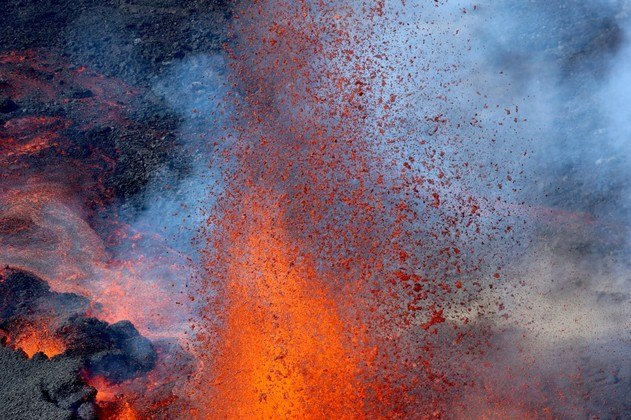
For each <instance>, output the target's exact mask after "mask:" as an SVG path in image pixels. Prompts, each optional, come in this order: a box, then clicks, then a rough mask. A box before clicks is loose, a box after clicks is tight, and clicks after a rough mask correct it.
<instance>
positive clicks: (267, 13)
mask: <svg viewBox="0 0 631 420" xmlns="http://www.w3.org/2000/svg"><path fill="white" fill-rule="evenodd" d="M381 3H382V2H376V4H371V3H370V4H369V2H366V3H365V4H364V3H362V4H360V5H351V6H341V5H336V4H327V2H307V1H298V2H286V1H280V0H268V1H257V2H253V3H248V4H247V5H243V6H242V7H241V8H240V10H239V12H238V13H237V14H236V23H235V28H234V33H235V40H236V41H235V43H234V44H232V45H231V46H229V50H230V56H231V58H232V62H231V63H232V66H233V70H234V74H235V75H234V78H235V80H234V86H235V102H236V103H237V105H236V108H237V110H236V116H235V125H236V135H235V136H234V138H231V139H227V140H226V142H227V146H226V147H225V148H223V149H222V148H221V146H219V147H218V155H219V156H221V159H222V162H219V163H218V164H219V165H221V164H223V168H224V169H225V178H226V183H227V185H226V187H225V190H226V192H225V194H224V196H223V197H222V198H221V199H220V200H219V204H218V206H217V209H216V211H215V213H216V215H215V216H213V217H211V218H210V219H209V221H208V222H209V227H208V229H207V230H206V235H207V236H208V244H209V245H208V250H207V255H206V266H207V269H208V273H209V274H208V279H209V280H208V282H207V283H205V284H202V287H201V289H200V292H201V293H204V290H208V289H209V288H212V290H217V289H220V290H222V292H220V293H219V296H218V297H217V298H215V299H207V300H208V307H207V312H206V314H205V317H206V319H207V320H208V322H207V324H206V328H207V331H203V332H201V333H200V335H199V340H200V346H199V348H200V350H199V352H198V353H200V354H201V356H200V357H201V358H202V360H203V361H204V364H205V366H206V371H205V373H204V374H202V375H201V378H198V380H199V382H200V383H199V386H198V388H199V389H198V390H197V393H198V394H195V395H196V398H198V399H199V400H201V401H204V402H205V403H206V405H207V406H206V407H203V408H201V409H200V413H199V415H200V416H202V417H211V418H212V417H215V416H219V417H227V418H243V417H244V416H245V417H252V418H274V417H279V418H323V417H332V418H363V417H365V418H375V417H407V416H411V415H412V416H418V417H425V416H427V417H431V416H434V417H439V416H440V415H441V413H444V412H445V410H446V409H447V407H448V406H449V405H450V404H453V403H454V401H457V400H458V399H459V397H460V396H461V395H462V393H463V392H465V391H464V390H463V389H464V387H465V386H466V382H467V371H468V368H467V363H469V362H471V360H472V359H473V358H474V357H475V355H476V354H479V353H480V352H481V351H483V350H484V348H485V346H486V340H485V338H484V335H483V331H482V330H480V331H477V332H474V330H473V328H469V327H468V326H467V324H468V322H469V318H470V317H475V316H476V314H477V313H480V312H483V308H482V306H478V307H477V308H476V311H477V312H476V311H474V312H473V313H471V309H470V308H469V306H470V305H471V302H472V301H473V300H474V298H475V295H476V293H477V292H478V291H479V290H481V289H482V288H483V287H485V285H483V284H482V282H477V283H473V282H472V283H471V284H469V283H465V282H468V280H469V279H476V278H479V277H482V275H483V274H482V273H481V272H480V266H481V264H482V259H481V258H482V257H481V256H479V255H476V252H475V246H476V244H477V243H479V242H480V241H481V240H484V239H485V238H486V236H487V235H488V234H489V232H487V231H485V230H484V229H485V227H483V226H482V225H481V223H480V222H479V218H480V214H479V211H478V209H479V208H480V206H481V205H482V204H481V203H480V202H481V201H482V200H481V199H479V198H476V197H472V196H463V195H462V194H458V193H456V192H455V191H456V187H457V185H452V178H450V177H449V176H448V175H446V174H457V175H458V177H463V176H464V175H466V170H467V169H466V166H463V167H456V166H457V165H455V164H452V163H449V162H448V160H447V159H446V158H445V154H444V152H441V151H440V150H441V144H440V143H437V142H440V141H444V142H446V143H447V142H449V144H450V145H452V146H454V145H456V144H455V143H457V142H458V139H454V138H448V136H447V135H444V136H442V138H441V136H440V132H442V131H448V130H443V129H438V128H437V129H436V130H435V132H434V133H433V135H435V138H434V142H433V143H430V142H427V141H425V140H424V139H423V138H422V135H421V133H414V134H418V135H419V138H418V141H417V142H416V143H415V144H414V145H413V147H412V149H413V152H414V153H410V154H407V153H406V152H405V150H409V149H410V147H408V146H406V144H407V143H409V141H410V138H409V136H405V137H403V138H402V136H401V135H397V136H388V135H385V134H384V133H386V132H387V130H390V131H393V127H396V126H397V124H398V120H397V116H396V113H395V112H394V111H395V109H396V106H397V105H396V102H397V98H396V95H393V94H391V92H392V91H394V90H393V89H394V87H393V86H392V84H396V83H399V82H400V81H397V79H396V78H393V77H392V73H393V72H394V71H395V68H394V67H393V66H394V65H395V64H389V63H388V61H387V58H384V57H381V56H380V52H379V51H380V49H383V48H384V47H385V46H384V45H372V44H371V42H370V39H371V38H374V37H375V36H376V33H375V31H376V28H378V27H379V24H380V20H379V19H381V16H382V15H383V4H381ZM364 21H365V22H371V24H364V23H363V22H364ZM385 51H387V48H386V50H385ZM419 77H431V75H429V76H423V75H420V76H419ZM431 121H432V124H435V125H436V126H439V125H441V124H446V123H447V122H446V121H445V120H444V119H440V118H434V119H432V120H431ZM401 128H402V129H404V128H406V127H401ZM412 129H414V127H412ZM436 133H438V134H436ZM410 136H411V134H410ZM436 139H437V140H436ZM459 146H460V147H465V146H466V145H463V144H461V145H459ZM397 150H398V151H397ZM391 154H392V155H391ZM417 156H422V158H418V157H417ZM416 159H421V160H422V162H420V163H418V162H416ZM226 162H227V163H226ZM451 165H453V166H451ZM495 228H496V227H493V229H495ZM459 308H460V309H462V310H460V311H459V312H455V311H453V310H454V309H455V310H459ZM452 311H453V313H450V312H452ZM467 311H469V312H467ZM217 325H219V326H218V327H217ZM210 349H214V350H215V352H216V354H212V355H208V356H204V352H205V351H208V352H210V351H211V350H210Z"/></svg>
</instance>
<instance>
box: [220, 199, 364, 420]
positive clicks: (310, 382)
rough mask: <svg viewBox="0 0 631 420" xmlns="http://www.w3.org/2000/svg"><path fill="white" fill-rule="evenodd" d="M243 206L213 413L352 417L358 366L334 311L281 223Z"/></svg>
mask: <svg viewBox="0 0 631 420" xmlns="http://www.w3.org/2000/svg"><path fill="white" fill-rule="evenodd" d="M248 207H249V208H250V209H251V212H252V214H253V215H255V216H254V220H253V222H252V223H251V224H250V227H249V229H248V231H247V232H244V233H243V236H242V237H243V238H244V239H243V247H242V249H234V252H235V253H238V255H240V256H239V257H238V258H236V259H235V263H234V264H233V265H232V266H231V267H230V268H229V271H230V273H229V277H230V279H231V284H229V286H228V297H229V300H230V303H229V304H228V308H227V313H228V315H227V317H226V325H225V335H224V336H223V337H222V345H221V356H220V363H218V365H217V368H218V369H219V373H218V375H217V377H216V384H217V388H218V393H219V397H218V401H217V403H216V404H215V409H217V410H219V411H220V413H218V414H220V415H221V416H222V417H228V418H289V417H296V418H327V417H328V418H351V417H353V418H356V417H357V414H358V413H361V412H362V400H363V395H362V394H363V391H362V386H361V384H359V383H358V382H357V381H356V379H355V375H356V373H357V362H358V360H357V357H356V352H355V351H354V350H353V349H352V340H351V339H350V338H349V336H348V335H346V332H345V329H344V325H343V323H342V321H341V318H340V316H339V315H338V313H337V305H336V304H335V302H334V301H333V300H332V299H331V297H330V296H329V295H328V293H327V290H326V285H325V284H323V283H322V279H319V278H318V274H317V273H316V270H315V268H314V263H313V261H312V257H311V256H310V255H306V254H304V253H301V250H300V246H299V245H298V244H297V243H296V242H295V240H290V238H288V237H287V233H286V231H285V230H284V229H283V226H282V222H280V220H282V217H279V216H280V215H279V214H274V213H273V212H271V211H269V210H266V209H265V208H264V206H263V205H262V204H261V203H255V202H250V203H248Z"/></svg>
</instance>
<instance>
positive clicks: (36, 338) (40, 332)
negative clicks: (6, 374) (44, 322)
mask: <svg viewBox="0 0 631 420" xmlns="http://www.w3.org/2000/svg"><path fill="white" fill-rule="evenodd" d="M13 347H15V348H19V349H22V350H23V351H24V353H26V355H27V356H28V357H33V355H34V354H35V353H38V352H42V353H44V354H45V355H46V356H48V357H53V356H57V355H58V354H61V353H63V352H64V351H65V350H66V345H65V344H64V342H63V341H62V340H61V339H59V338H57V337H54V336H53V335H52V334H50V333H49V332H47V331H46V330H45V329H41V328H38V329H35V328H33V329H31V330H27V331H24V332H23V333H22V334H21V335H20V336H19V337H17V338H16V339H15V342H14V343H13Z"/></svg>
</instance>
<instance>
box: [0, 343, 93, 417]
mask: <svg viewBox="0 0 631 420" xmlns="http://www.w3.org/2000/svg"><path fill="white" fill-rule="evenodd" d="M0 366H2V374H1V375H0V402H1V404H0V418H2V419H5V420H31V419H33V420H35V419H37V420H49V419H50V420H57V419H85V420H88V419H90V420H91V419H95V418H96V400H95V397H96V389H94V388H92V387H91V386H89V385H87V384H86V383H85V382H84V381H83V380H82V379H81V378H80V370H81V368H82V362H81V360H80V359H78V358H72V357H64V356H61V357H55V358H52V359H48V358H47V357H46V356H45V355H43V354H41V353H39V354H36V355H35V356H34V357H33V358H32V359H28V358H27V357H26V354H24V352H22V351H20V350H12V349H10V348H8V347H3V346H0Z"/></svg>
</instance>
